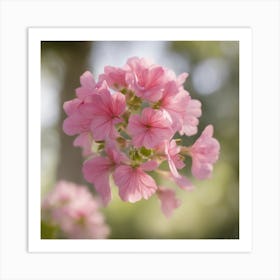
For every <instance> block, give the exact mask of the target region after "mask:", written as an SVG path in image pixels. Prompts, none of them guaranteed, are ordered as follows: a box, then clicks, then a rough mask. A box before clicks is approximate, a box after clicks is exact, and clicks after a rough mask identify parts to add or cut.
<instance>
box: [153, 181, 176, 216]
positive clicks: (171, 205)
mask: <svg viewBox="0 0 280 280" xmlns="http://www.w3.org/2000/svg"><path fill="white" fill-rule="evenodd" d="M157 195H158V198H159V199H160V202H161V210H162V212H163V214H164V215H165V216H166V217H167V218H169V217H171V215H172V213H173V211H174V209H176V208H178V207H179V206H180V205H181V202H180V200H178V199H177V198H176V196H175V192H174V191H173V190H171V189H166V188H162V187H160V188H159V189H158V191H157Z"/></svg>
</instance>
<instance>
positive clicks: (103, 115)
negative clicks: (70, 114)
mask: <svg viewBox="0 0 280 280" xmlns="http://www.w3.org/2000/svg"><path fill="white" fill-rule="evenodd" d="M125 108H126V103H125V96H124V95H123V94H121V93H119V92H116V93H115V94H114V95H111V94H110V92H109V91H108V90H102V91H101V92H100V94H95V95H94V96H93V97H92V102H91V103H88V104H87V108H85V110H84V111H85V115H86V116H87V117H88V118H90V120H91V122H90V129H91V132H92V135H93V138H94V140H96V141H101V140H106V139H107V138H111V139H114V138H116V137H117V136H118V133H117V130H116V128H115V125H116V124H118V123H120V122H122V119H121V117H120V116H121V115H122V114H123V113H124V111H125Z"/></svg>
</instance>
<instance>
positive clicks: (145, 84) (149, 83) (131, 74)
mask: <svg viewBox="0 0 280 280" xmlns="http://www.w3.org/2000/svg"><path fill="white" fill-rule="evenodd" d="M127 67H128V68H129V69H130V71H128V75H127V82H128V84H129V85H130V86H129V88H130V89H132V90H133V91H135V94H136V95H137V96H138V97H141V98H143V99H144V100H148V101H151V102H155V101H158V100H159V99H160V98H161V95H162V88H163V85H164V83H165V82H166V80H167V77H166V75H165V71H164V68H163V67H161V66H157V65H154V64H152V63H150V62H149V61H147V60H146V59H143V58H142V59H139V58H138V57H133V58H130V59H128V61H127Z"/></svg>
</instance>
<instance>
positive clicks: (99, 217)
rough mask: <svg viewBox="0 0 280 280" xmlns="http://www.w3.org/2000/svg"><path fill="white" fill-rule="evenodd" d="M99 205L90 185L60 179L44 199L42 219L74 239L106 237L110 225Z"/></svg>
mask: <svg viewBox="0 0 280 280" xmlns="http://www.w3.org/2000/svg"><path fill="white" fill-rule="evenodd" d="M99 204H100V203H99V202H98V201H97V200H95V199H94V197H93V196H92V194H91V193H90V192H89V190H88V188H87V187H86V186H78V185H75V184H73V183H69V182H65V181H60V182H58V183H57V184H56V186H55V188H54V189H53V190H52V191H51V192H50V193H49V194H48V195H47V196H46V197H45V198H44V200H43V202H42V219H43V221H45V222H47V223H48V224H51V225H52V226H54V227H58V228H59V229H60V230H61V232H62V235H63V236H65V237H67V238H70V239H93V238H106V237H107V236H108V234H109V228H108V226H107V225H106V224H105V221H104V216H103V214H102V213H101V212H100V211H99V208H100V205H99Z"/></svg>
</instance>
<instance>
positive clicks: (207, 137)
mask: <svg viewBox="0 0 280 280" xmlns="http://www.w3.org/2000/svg"><path fill="white" fill-rule="evenodd" d="M212 136H213V126H212V125H208V126H207V127H206V128H205V129H204V131H203V132H202V134H201V136H200V137H199V138H198V139H197V140H196V141H195V143H194V144H193V145H192V146H191V148H190V155H191V157H192V174H193V175H194V176H195V177H196V178H198V179H206V178H209V177H210V176H211V173H212V170H213V164H214V163H215V162H216V161H217V160H218V157H219V151H220V144H219V142H218V141H217V140H216V139H215V138H213V137H212Z"/></svg>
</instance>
